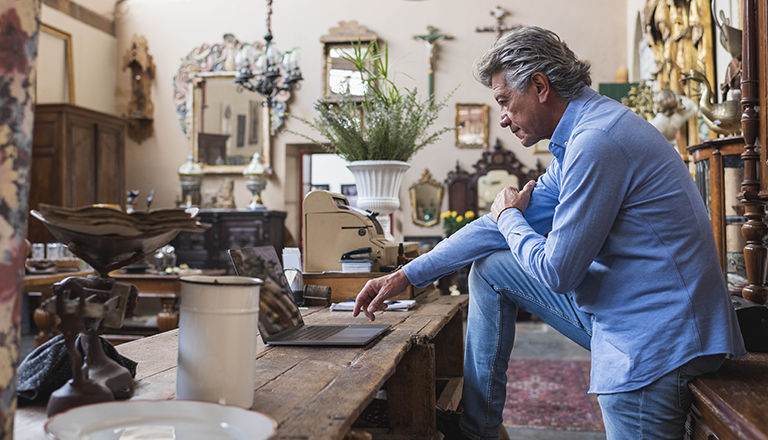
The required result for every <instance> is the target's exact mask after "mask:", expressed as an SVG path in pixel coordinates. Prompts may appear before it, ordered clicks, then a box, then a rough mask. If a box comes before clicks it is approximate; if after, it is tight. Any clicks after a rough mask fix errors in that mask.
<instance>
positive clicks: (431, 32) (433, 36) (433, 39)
mask: <svg viewBox="0 0 768 440" xmlns="http://www.w3.org/2000/svg"><path fill="white" fill-rule="evenodd" d="M427 32H428V33H427V34H426V35H414V36H413V39H414V40H421V41H422V42H424V45H425V46H426V47H427V72H428V73H429V105H430V106H433V105H435V96H434V95H435V93H434V92H435V84H434V81H435V77H434V68H433V65H432V64H433V63H432V60H433V58H434V57H433V54H434V49H435V46H436V45H437V43H439V42H441V41H443V40H450V39H452V38H453V37H452V36H450V35H448V34H438V33H437V28H436V27H434V26H427Z"/></svg>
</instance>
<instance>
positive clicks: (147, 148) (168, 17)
mask: <svg viewBox="0 0 768 440" xmlns="http://www.w3.org/2000/svg"><path fill="white" fill-rule="evenodd" d="M498 4H499V2H498V1H497V0H475V1H471V2H470V1H466V0H442V1H437V0H428V1H420V2H406V1H397V2H395V1H391V0H368V1H365V2H362V1H355V0H323V1H319V0H314V1H310V0H281V1H279V2H275V3H274V6H273V10H274V12H273V15H272V31H273V34H274V36H275V42H276V43H277V45H278V48H282V49H283V50H285V49H286V48H291V47H293V46H299V47H301V49H302V51H303V53H302V57H303V63H302V70H303V73H304V78H305V79H304V81H303V82H302V85H301V90H298V91H297V92H296V93H295V94H294V97H293V99H292V101H291V102H290V108H289V111H290V112H291V113H295V114H297V115H299V116H302V117H305V118H312V117H313V115H314V110H313V109H312V104H313V103H314V102H315V100H317V99H318V98H319V97H320V94H321V70H320V69H321V62H322V61H321V49H322V46H321V44H320V42H319V38H320V36H322V35H324V34H327V33H328V29H329V28H331V27H335V26H337V24H338V22H339V21H340V20H345V21H349V20H357V21H358V22H359V23H360V24H362V25H365V26H367V27H368V28H369V29H371V30H372V31H374V32H376V33H377V34H378V35H379V36H380V38H381V39H382V40H386V41H388V42H389V49H390V62H391V64H392V67H393V68H394V70H395V71H397V72H398V76H397V82H398V84H399V85H401V86H406V87H414V86H415V87H418V89H419V90H421V91H423V93H426V90H427V69H426V55H425V49H424V46H423V44H422V43H420V42H418V41H415V40H413V39H411V36H412V35H414V34H423V33H425V32H426V26H427V25H434V26H436V27H437V28H438V29H439V31H440V32H445V33H449V34H451V35H453V36H454V39H453V40H449V41H444V42H442V43H441V44H440V46H439V49H438V50H437V51H436V55H435V93H436V96H437V97H438V99H442V98H443V97H445V96H447V95H448V94H449V93H450V92H451V91H452V90H453V89H454V88H456V87H458V89H457V90H456V91H455V93H454V95H453V96H452V97H451V98H450V99H449V101H448V104H449V106H448V108H446V109H445V110H443V112H442V113H441V116H440V119H439V120H438V121H437V124H436V127H441V126H452V125H453V123H454V106H455V104H456V103H487V104H488V105H489V107H490V108H491V111H490V119H491V127H490V139H491V143H493V141H494V140H495V138H496V137H499V138H501V140H502V144H503V145H504V147H505V148H507V149H510V150H512V151H514V152H515V154H517V155H518V157H519V158H520V160H521V161H522V162H524V163H525V164H527V165H529V166H533V165H535V163H536V161H537V160H542V161H543V162H544V163H545V164H547V163H548V162H549V160H551V157H550V156H549V155H547V154H545V155H536V156H535V155H533V154H531V153H530V151H529V150H527V149H525V148H523V147H522V146H521V144H520V143H519V141H518V140H517V139H516V138H515V137H514V136H513V135H511V134H510V133H509V132H506V131H502V130H501V128H500V127H499V126H498V124H497V122H496V121H497V120H498V110H497V109H496V105H495V103H494V102H493V99H492V96H491V93H490V91H489V90H487V89H485V88H484V87H482V86H481V85H480V84H478V83H477V82H476V81H475V80H474V79H473V78H472V74H471V66H472V63H473V61H474V60H475V59H476V58H478V57H479V56H481V55H482V54H483V53H484V52H485V50H486V49H487V48H488V47H490V45H491V44H492V43H493V42H494V39H495V35H494V34H489V33H485V34H480V33H476V32H475V30H474V29H475V27H476V26H481V25H491V24H493V23H494V19H493V17H491V16H490V14H489V12H490V10H491V9H493V8H494V7H496V6H497V5H498ZM501 6H502V7H504V8H505V9H507V10H509V11H510V12H512V15H511V16H509V17H507V18H506V19H505V23H506V24H508V25H511V24H518V23H522V24H526V25H534V24H535V25H539V26H542V27H546V28H549V29H552V30H554V31H555V32H557V33H558V34H559V35H560V36H561V37H562V38H563V39H564V40H565V41H566V42H568V44H569V45H570V47H571V48H572V49H573V50H574V51H575V52H576V53H577V54H578V55H579V56H580V57H581V58H582V59H585V60H588V61H589V62H591V63H592V65H593V83H594V86H595V88H596V87H597V84H598V83H600V82H613V81H614V77H615V72H616V70H617V69H618V68H619V67H620V66H625V65H627V61H626V58H627V44H626V40H627V36H626V35H627V32H626V23H625V22H626V16H627V12H626V5H625V3H624V2H606V1H601V0H583V1H579V2H573V1H570V0H540V1H537V2H529V3H520V2H503V3H501ZM264 22H265V6H264V2H261V1H252V0H249V1H246V0H226V1H218V2H211V1H206V0H167V1H163V2H159V1H157V0H126V1H124V2H122V3H120V4H119V5H118V13H117V21H116V28H117V37H118V42H119V43H118V50H119V51H118V53H122V52H123V51H124V50H125V49H126V48H127V45H128V43H129V42H130V38H131V37H132V35H133V34H139V35H143V36H144V37H146V38H147V41H148V43H149V50H150V53H151V54H152V55H153V57H154V60H155V64H156V66H157V75H156V78H155V82H154V84H153V86H152V99H153V100H154V103H155V115H154V117H155V135H154V136H153V137H152V138H150V139H148V140H146V141H145V142H143V143H142V144H140V145H139V144H135V143H133V142H129V145H128V156H127V176H128V178H127V187H128V188H132V189H139V190H141V192H142V194H147V193H148V192H149V191H150V190H151V189H152V188H156V189H157V195H156V197H155V205H154V206H156V207H158V208H160V207H171V206H173V204H174V200H175V199H176V198H178V197H179V196H180V189H179V183H178V177H177V174H176V173H177V170H178V168H179V166H180V165H181V164H182V163H183V162H184V160H185V159H186V156H187V154H189V152H190V151H191V142H190V140H189V139H188V138H187V137H186V136H185V135H184V134H183V133H182V131H181V129H180V127H179V123H178V118H177V117H176V114H175V108H174V106H173V101H172V95H173V87H172V78H173V76H174V74H175V73H176V71H177V70H178V69H179V66H180V60H181V58H182V57H184V56H185V55H186V54H187V53H189V52H190V51H191V50H192V48H194V47H197V46H200V45H201V44H202V43H214V42H219V41H221V40H222V35H223V34H224V33H226V32H231V33H234V34H235V36H236V37H237V38H238V39H240V40H241V41H253V40H255V39H258V38H262V36H263V34H264V33H265V24H264ZM409 77H410V78H409ZM118 78H119V79H118V88H119V94H118V95H119V97H118V106H119V107H120V108H122V106H123V105H125V102H126V97H127V96H128V84H129V82H128V78H127V74H125V73H124V72H120V73H119V76H118ZM411 78H412V79H411ZM287 128H288V129H291V130H295V131H300V132H303V133H308V134H309V133H311V132H310V131H309V130H308V129H307V128H306V127H305V126H303V125H302V124H301V123H300V122H298V121H295V120H290V119H289V120H288V121H287ZM302 143H304V140H303V139H301V138H299V137H298V136H295V135H292V134H290V133H286V132H285V131H282V132H280V133H279V134H278V135H277V136H275V138H274V139H273V158H274V159H273V166H274V170H275V176H274V177H273V178H272V179H271V180H270V182H269V185H268V187H267V189H266V191H265V192H264V193H263V198H264V202H265V204H266V205H267V206H268V207H269V208H271V209H276V210H286V211H288V213H289V216H288V219H287V226H288V228H289V229H290V230H291V232H292V234H293V235H294V237H297V234H296V233H297V231H298V218H297V208H298V203H300V200H298V199H299V196H298V191H297V190H296V189H297V182H298V175H297V171H298V166H297V164H298V161H297V160H296V159H295V157H296V156H295V153H291V154H290V155H288V156H287V154H286V153H287V152H288V150H289V148H288V147H287V146H290V145H293V146H294V147H290V149H293V148H296V147H295V145H297V144H302ZM481 152H482V151H481V150H460V149H457V148H456V147H455V146H454V138H453V135H452V134H448V135H445V136H444V137H443V139H442V140H440V141H439V142H437V143H436V144H434V145H431V146H429V147H427V148H426V149H424V150H423V151H422V152H420V153H419V154H417V155H416V156H415V157H414V158H413V160H411V165H412V167H411V169H410V170H409V171H408V172H407V173H406V175H405V177H404V179H403V186H402V189H401V192H400V198H401V210H400V211H399V212H398V213H396V215H395V225H396V227H395V237H396V238H401V237H402V236H403V235H440V234H441V229H440V226H438V227H433V228H429V229H424V228H420V227H418V226H416V225H413V224H412V223H411V221H410V212H409V211H410V203H409V201H408V187H409V186H410V185H411V184H413V183H414V182H415V181H417V180H418V179H419V178H420V177H421V175H422V173H423V170H424V169H425V168H428V169H429V170H430V172H431V173H432V175H433V176H434V177H435V178H436V179H437V180H439V181H442V180H444V179H445V177H446V176H447V173H448V172H449V171H450V170H452V169H453V168H454V167H455V165H456V162H457V161H458V162H459V163H460V164H461V166H462V167H463V168H464V169H466V170H470V171H471V170H472V167H471V165H472V164H474V163H475V162H476V161H477V160H478V159H479V158H480V155H481ZM287 164H290V166H288V165H287ZM235 178H236V201H237V204H238V206H239V207H244V206H245V205H246V204H247V202H248V198H249V194H248V192H247V191H246V189H245V184H244V182H243V181H242V178H239V177H235ZM220 180H221V179H219V178H215V177H214V178H209V177H206V181H205V183H204V190H206V188H207V189H208V190H210V188H214V189H215V188H216V187H217V185H218V183H219V182H220ZM446 207H447V201H446V200H444V202H443V209H446Z"/></svg>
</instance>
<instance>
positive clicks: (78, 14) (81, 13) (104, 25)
mask: <svg viewBox="0 0 768 440" xmlns="http://www.w3.org/2000/svg"><path fill="white" fill-rule="evenodd" d="M43 4H44V5H46V6H48V7H51V8H53V9H56V10H57V11H59V12H62V13H64V14H67V15H69V16H70V17H72V18H74V19H75V20H78V21H81V22H83V23H85V24H87V25H89V26H92V27H94V28H96V29H98V30H100V31H102V32H105V33H107V34H109V35H112V36H113V37H115V36H116V33H115V22H114V21H113V20H110V19H108V18H106V17H104V16H103V15H100V14H97V13H96V12H93V11H92V10H90V9H88V8H86V7H84V6H80V5H78V4H77V3H74V2H71V1H69V0H43Z"/></svg>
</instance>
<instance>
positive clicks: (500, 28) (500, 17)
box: [475, 6, 522, 40]
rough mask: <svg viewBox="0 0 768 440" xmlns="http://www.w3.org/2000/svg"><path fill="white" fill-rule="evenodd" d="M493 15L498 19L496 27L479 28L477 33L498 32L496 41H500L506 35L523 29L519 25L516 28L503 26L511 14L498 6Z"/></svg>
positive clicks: (492, 11)
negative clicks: (503, 21)
mask: <svg viewBox="0 0 768 440" xmlns="http://www.w3.org/2000/svg"><path fill="white" fill-rule="evenodd" d="M491 15H492V16H493V17H495V18H496V26H477V27H476V28H475V32H496V39H497V40H498V39H499V38H501V36H502V35H504V34H505V33H507V32H509V31H513V30H515V29H520V28H521V27H522V26H520V25H519V24H518V25H515V26H505V25H503V24H501V21H502V20H503V19H504V17H506V16H507V15H509V12H507V11H505V10H504V9H502V8H501V6H496V8H495V9H492V10H491Z"/></svg>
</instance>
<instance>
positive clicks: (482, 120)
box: [456, 104, 488, 148]
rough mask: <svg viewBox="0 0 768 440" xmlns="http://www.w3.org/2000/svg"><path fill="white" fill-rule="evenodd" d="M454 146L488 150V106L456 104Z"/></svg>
mask: <svg viewBox="0 0 768 440" xmlns="http://www.w3.org/2000/svg"><path fill="white" fill-rule="evenodd" d="M456 127H458V128H457V129H456V146H457V147H458V148H488V104H456Z"/></svg>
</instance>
